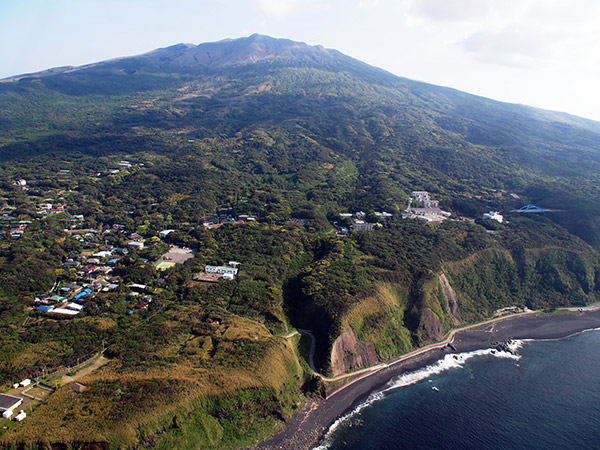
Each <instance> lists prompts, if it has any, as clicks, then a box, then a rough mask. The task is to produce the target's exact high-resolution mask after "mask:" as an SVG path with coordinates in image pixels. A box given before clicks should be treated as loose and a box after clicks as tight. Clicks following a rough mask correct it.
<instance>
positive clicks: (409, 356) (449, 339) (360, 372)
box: [315, 310, 539, 399]
mask: <svg viewBox="0 0 600 450" xmlns="http://www.w3.org/2000/svg"><path fill="white" fill-rule="evenodd" d="M538 312H539V311H532V310H530V311H526V312H522V313H518V314H512V315H510V316H504V317H496V318H495V319H489V320H486V321H483V322H478V323H474V324H472V325H467V326H464V327H461V328H454V329H453V330H450V331H449V332H448V336H447V337H446V338H445V339H444V340H442V341H440V342H435V343H433V344H429V345H426V346H425V347H421V348H418V349H416V350H413V351H412V352H409V353H406V354H404V355H402V356H399V357H397V358H392V359H391V360H389V361H386V362H383V363H380V364H377V365H375V366H372V367H367V368H366V369H361V370H357V371H356V372H352V373H347V374H343V375H339V376H337V377H334V378H328V377H325V376H323V375H321V374H319V373H315V375H317V376H319V377H320V378H321V379H322V380H323V381H328V382H331V381H339V380H343V379H344V378H349V377H352V376H356V375H360V376H359V377H357V378H354V379H352V380H350V381H349V382H348V383H346V384H343V385H341V386H340V387H339V388H337V389H335V390H334V391H333V392H331V393H329V394H327V398H328V399H329V398H331V397H333V396H334V395H336V394H338V393H339V392H342V391H343V390H344V389H346V388H348V387H350V386H352V385H353V384H354V383H357V382H359V381H360V380H363V379H365V378H367V377H370V376H371V375H374V374H376V373H378V372H380V371H382V370H384V369H388V368H390V367H393V366H395V365H396V364H400V363H403V362H405V361H408V360H410V359H412V358H415V357H416V356H420V355H423V354H425V353H428V352H430V351H431V350H436V349H440V348H443V347H445V346H447V345H448V344H452V342H454V337H455V336H456V334H457V333H459V332H461V331H466V330H469V329H471V328H478V327H481V326H485V325H489V324H492V323H497V322H500V321H503V320H507V319H512V318H514V317H523V316H526V315H531V314H537V313H538Z"/></svg>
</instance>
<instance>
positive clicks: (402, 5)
mask: <svg viewBox="0 0 600 450" xmlns="http://www.w3.org/2000/svg"><path fill="white" fill-rule="evenodd" d="M253 33H260V34H266V35H269V36H273V37H278V38H288V39H292V40H296V41H302V42H306V43H307V44H310V45H318V44H320V45H323V46H324V47H327V48H334V49H336V50H339V51H341V52H343V53H345V54H347V55H349V56H352V57H354V58H357V59H359V60H361V61H364V62H366V63H368V64H371V65H374V66H377V67H380V68H382V69H385V70H388V71H389V72H392V73H394V74H396V75H399V76H404V77H407V78H411V79H415V80H420V81H425V82H428V83H432V84H436V85H441V86H448V87H452V88H455V89H459V90H461V91H465V92H469V93H472V94H476V95H482V96H485V97H489V98H492V99H495V100H500V101H506V102H511V103H521V104H526V105H530V106H536V107H540V108H545V109H551V110H556V111H563V112H568V113H571V114H575V115H578V116H582V117H587V118H590V119H594V120H598V121H600V101H599V100H600V96H598V97H597V96H596V95H597V92H598V88H597V86H598V80H600V2H599V1H597V0H370V1H367V0H210V1H205V0H0V78H4V77H8V76H11V75H17V74H22V73H29V72H35V71H39V70H44V69H48V68H51V67H58V66H64V65H73V66H77V65H82V64H86V63H91V62H97V61H102V60H105V59H110V58H115V57H120V56H128V55H135V54H140V53H145V52H147V51H151V50H154V49H156V48H159V47H167V46H169V45H173V44H177V43H181V42H184V43H193V44H199V43H203V42H212V41H218V40H221V39H225V38H237V37H243V36H249V35H251V34H253Z"/></svg>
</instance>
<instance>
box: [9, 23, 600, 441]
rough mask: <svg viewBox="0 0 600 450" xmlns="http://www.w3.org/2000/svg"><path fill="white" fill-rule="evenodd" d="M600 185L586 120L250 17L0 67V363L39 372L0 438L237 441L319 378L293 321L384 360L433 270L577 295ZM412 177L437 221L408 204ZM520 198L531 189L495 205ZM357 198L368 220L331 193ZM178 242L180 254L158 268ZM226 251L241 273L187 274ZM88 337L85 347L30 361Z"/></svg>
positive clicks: (462, 299)
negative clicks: (435, 207)
mask: <svg viewBox="0 0 600 450" xmlns="http://www.w3.org/2000/svg"><path fill="white" fill-rule="evenodd" d="M20 179H25V180H26V183H27V184H26V189H25V186H22V185H19V184H18V183H16V181H17V180H20ZM599 186H600V124H598V123H596V122H592V121H588V120H585V119H580V118H577V117H573V116H569V115H567V114H562V113H555V112H548V111H542V110H537V109H533V108H528V107H524V106H520V105H510V104H504V103H499V102H495V101H492V100H489V99H485V98H481V97H475V96H472V95H469V94H466V93H462V92H459V91H455V90H452V89H447V88H441V87H437V86H432V85H428V84H425V83H420V82H415V81H411V80H408V79H404V78H399V77H396V76H394V75H392V74H390V73H387V72H385V71H383V70H380V69H377V68H373V67H370V66H368V65H366V64H363V63H361V62H359V61H356V60H354V59H352V58H350V57H348V56H345V55H343V54H341V53H339V52H337V51H334V50H327V49H324V48H322V47H310V46H307V45H305V44H302V43H296V42H292V41H287V40H279V39H273V38H269V37H266V36H260V35H253V36H251V37H249V38H244V39H238V40H228V41H222V42H218V43H210V44H201V45H199V46H191V45H183V44H180V45H177V46H173V47H168V48H165V49H159V50H155V51H154V52H150V53H148V54H145V55H141V56H137V57H131V58H122V59H118V60H112V61H107V62H102V63H97V64H92V65H89V66H85V67H82V68H69V69H64V70H57V71H55V72H53V73H41V74H29V75H23V76H18V77H14V78H12V79H7V80H1V82H0V209H1V211H0V215H2V217H1V218H0V224H1V225H2V228H1V233H2V235H1V238H0V273H1V274H2V275H1V276H0V329H1V330H2V331H3V333H1V334H0V347H1V348H2V352H0V355H1V356H0V360H2V364H0V385H1V386H2V387H3V388H6V389H8V388H9V387H10V385H11V384H12V383H14V382H15V381H19V380H20V379H22V378H25V377H35V376H40V377H41V378H42V379H44V380H45V381H47V382H48V383H55V384H54V385H53V386H54V387H56V391H55V392H54V393H52V394H51V395H49V397H48V398H47V400H45V401H44V402H43V403H41V405H39V406H38V407H37V408H36V409H33V411H32V414H31V415H30V420H29V419H28V420H27V421H26V422H24V423H23V424H20V425H19V426H17V427H11V428H10V429H9V430H6V431H4V432H2V431H0V433H2V434H0V440H2V442H3V444H5V445H15V446H16V445H20V444H22V443H23V444H25V445H29V446H32V448H33V446H35V445H37V443H38V442H42V443H80V444H81V443H85V442H109V443H110V444H111V445H112V446H113V447H114V448H131V447H133V446H136V445H137V446H138V448H173V447H178V448H198V447H201V448H236V447H242V446H247V445H250V444H252V443H253V442H256V439H260V438H262V437H264V436H266V435H268V434H269V433H270V432H272V431H273V430H274V429H275V428H276V427H277V426H279V425H280V424H281V421H283V420H286V419H287V418H289V416H290V415H291V414H292V412H293V411H294V410H295V409H297V408H298V407H299V406H300V405H302V404H303V403H304V402H305V401H306V399H307V397H310V396H312V395H319V393H320V392H321V390H322V385H321V382H320V381H319V380H318V379H317V378H316V377H315V376H314V375H313V374H312V373H311V372H310V370H309V368H308V365H307V363H306V361H305V358H307V354H306V349H305V346H304V345H303V343H302V342H300V343H299V342H298V341H299V338H298V337H297V336H296V337H287V336H289V334H290V333H291V331H292V330H293V329H294V328H307V329H310V330H311V331H312V332H313V333H314V334H315V336H316V337H317V349H316V355H315V364H316V366H317V368H318V369H320V370H321V371H322V373H325V374H326V373H330V372H331V370H332V369H331V349H332V346H333V344H334V342H335V340H336V339H337V338H338V337H339V336H340V335H341V334H342V333H343V332H344V330H345V329H346V327H351V328H352V329H353V330H354V331H355V332H356V333H357V335H358V338H359V339H360V340H362V341H364V342H366V343H369V344H373V345H374V346H375V350H376V353H377V358H378V359H379V360H383V359H387V358H390V357H392V356H396V355H398V354H401V353H404V352H407V351H409V350H410V349H412V348H415V347H418V346H421V345H423V344H425V343H427V342H430V341H431V340H433V339H435V335H434V334H432V330H431V322H432V321H433V323H437V322H436V320H437V321H438V322H439V324H440V327H442V329H443V330H444V331H447V330H449V329H450V328H452V327H453V326H454V325H455V318H454V316H453V315H452V312H451V311H450V307H449V303H448V299H447V298H446V294H445V293H444V289H443V286H442V285H441V284H440V283H441V281H440V276H441V275H442V274H444V276H446V277H447V280H448V282H449V284H450V285H451V287H452V288H453V289H454V291H455V292H456V295H457V301H458V307H459V309H460V312H461V315H462V320H464V321H466V322H475V321H477V320H480V319H482V318H486V317H490V316H492V315H493V314H494V313H495V312H496V310H498V309H501V308H504V307H508V306H513V305H526V306H528V307H530V308H536V309H537V308H545V309H552V308H555V307H557V306H564V305H583V304H589V303H593V302H596V301H598V300H599V295H600V254H599V253H598V251H600V203H599V202H598V198H600V196H599V194H600V192H599V190H600V187H599ZM412 191H428V192H429V193H430V195H431V197H432V198H434V199H436V200H439V201H440V207H441V208H442V209H443V210H445V211H450V212H451V213H452V216H451V217H450V219H448V220H445V221H443V222H441V223H426V222H425V221H422V220H411V219H402V212H403V211H404V209H405V208H406V207H407V204H408V201H409V196H410V194H411V192H412ZM530 203H531V204H535V205H537V206H539V207H541V208H544V209H547V210H550V211H548V212H547V213H545V214H519V213H516V212H513V211H514V210H517V209H518V208H520V207H521V206H523V205H526V204H530ZM47 204H49V205H50V206H51V207H50V208H47V207H46V206H42V205H47ZM57 205H60V208H59V207H58V206H57ZM490 210H496V211H501V212H502V214H504V216H505V219H506V220H505V221H504V223H501V224H500V223H497V222H494V221H489V220H482V219H481V217H482V214H483V213H484V212H487V211H490ZM358 211H363V212H365V215H366V217H365V220H366V221H367V222H379V223H380V225H381V226H375V227H374V229H373V230H371V231H355V230H352V229H351V222H352V220H351V219H348V218H341V217H340V216H339V214H340V213H355V212H358ZM382 211H386V212H388V213H390V214H392V217H391V218H389V219H382V218H381V216H380V215H379V216H378V215H376V214H375V213H376V212H382ZM219 215H221V217H219ZM247 216H250V217H251V218H252V219H256V220H251V219H250V220H248V219H247ZM473 219H474V220H473ZM211 221H213V222H214V221H216V222H224V223H221V224H220V226H205V225H203V223H205V222H211ZM336 227H337V228H336ZM341 227H344V228H350V230H349V232H348V233H347V234H345V233H336V231H338V230H339V229H341ZM16 230H21V231H22V234H21V235H20V236H14V234H15V233H16ZM161 230H174V231H172V232H170V234H168V235H167V236H166V237H160V238H159V237H158V232H159V231H161ZM134 233H135V235H134ZM17 234H19V233H18V232H17ZM136 235H137V236H136ZM76 236H79V237H78V238H75V237H76ZM131 241H143V242H144V244H145V245H144V247H143V248H129V249H128V251H127V252H126V254H122V253H120V254H118V256H115V255H117V253H114V249H122V248H126V247H127V245H128V244H129V243H130V242H131ZM108 246H110V247H111V249H110V250H106V251H109V253H110V252H113V253H112V254H111V256H108V255H106V256H104V257H101V256H94V254H97V253H98V252H101V251H102V248H107V249H108ZM172 246H179V247H182V248H183V249H184V251H194V252H195V253H194V254H195V256H193V257H190V259H188V260H187V261H185V262H184V263H183V264H177V265H174V267H172V268H169V269H167V270H165V271H161V270H159V269H157V266H156V265H155V263H160V262H163V263H169V262H171V261H172V259H166V258H171V257H170V256H165V255H170V253H167V252H169V251H170V250H169V249H171V248H173V247H172ZM186 249H189V250H186ZM82 255H83V256H82ZM111 258H112V259H115V261H114V262H110V259H111ZM86 259H87V260H88V261H86ZM89 259H97V260H98V262H97V263H96V262H92V263H90V262H89ZM228 261H238V262H241V265H240V268H239V273H238V275H237V277H236V278H235V279H233V280H222V281H219V282H216V283H209V282H206V281H203V280H202V277H201V276H199V274H201V273H203V272H204V270H205V266H206V265H222V264H225V263H227V262H228ZM68 262H71V263H73V264H72V265H70V266H69V265H68V264H67V265H65V263H68ZM77 263H79V264H80V265H79V266H78V265H77ZM173 264H175V263H173ZM90 265H95V266H100V267H108V268H110V269H111V270H110V271H108V272H109V274H110V275H111V276H112V277H116V278H115V280H114V283H113V284H116V285H118V287H116V288H111V290H108V291H104V290H102V288H104V287H106V286H107V285H108V284H111V283H110V282H109V281H107V280H108V278H110V277H109V276H108V275H107V274H104V275H102V276H101V277H100V278H101V279H102V280H104V281H105V284H102V283H98V284H99V286H98V287H99V288H100V289H99V292H98V293H94V294H93V296H91V297H90V299H89V300H87V301H85V304H84V306H85V307H84V309H83V311H82V312H81V313H79V314H77V315H76V316H73V317H71V316H69V317H66V318H65V317H57V316H52V315H51V314H47V313H46V312H43V311H40V310H38V309H37V308H38V307H39V306H40V304H41V303H40V302H39V301H38V302H36V301H35V298H36V297H37V298H38V299H39V298H40V296H42V295H44V294H54V295H57V294H58V293H62V292H66V291H61V289H62V288H63V287H64V286H66V285H69V284H79V285H80V286H81V285H82V284H83V283H84V282H86V283H91V284H94V283H93V282H91V281H90V280H91V278H92V277H94V276H96V275H95V273H96V272H94V270H102V269H94V270H92V269H89V270H92V272H91V273H85V274H84V275H81V274H80V272H81V270H82V269H83V268H84V267H89V266H90ZM132 284H134V285H140V284H141V285H145V286H146V287H145V289H144V290H143V292H138V291H139V289H140V288H136V287H135V286H134V287H131V285H132ZM100 285H101V286H100ZM92 288H94V287H93V286H92ZM136 289H138V291H136ZM64 295H71V294H64ZM148 295H149V296H150V297H151V298H149V297H146V296H148ZM92 297H93V298H92ZM143 298H149V301H147V302H146V303H148V304H146V305H145V306H140V305H142V304H143V301H142V300H143ZM44 301H45V300H44ZM138 306H140V307H139V308H138ZM432 317H435V319H432ZM103 346H104V348H106V347H108V348H107V350H106V352H105V354H104V355H105V356H106V357H107V358H109V359H110V361H109V362H108V363H107V364H106V365H104V366H102V367H100V368H99V369H97V370H94V371H92V372H90V373H87V374H83V375H81V378H77V376H78V375H77V373H78V372H77V370H74V369H73V370H70V371H69V373H71V375H68V373H65V374H61V376H60V377H58V378H56V377H55V378H51V379H48V380H47V379H46V378H45V377H46V374H47V373H49V372H52V371H53V370H54V369H58V368H59V367H61V366H64V367H72V366H74V365H75V364H76V363H77V361H83V360H86V359H87V358H89V357H90V356H92V355H94V354H95V353H96V352H98V351H100V350H101V349H102V347H103ZM63 375H66V376H74V377H76V378H75V379H77V380H79V381H81V382H82V383H83V384H85V385H86V386H87V387H88V389H87V390H86V391H84V392H81V393H75V392H74V391H73V390H72V389H70V388H69V386H70V381H69V380H68V379H66V378H64V376H63ZM61 377H62V378H61ZM6 389H4V390H2V392H5V391H6ZM125 404H126V405H127V406H122V405H125ZM69 411H71V412H69ZM124 424H125V425H124ZM48 430H50V431H48ZM78 445H79V444H78Z"/></svg>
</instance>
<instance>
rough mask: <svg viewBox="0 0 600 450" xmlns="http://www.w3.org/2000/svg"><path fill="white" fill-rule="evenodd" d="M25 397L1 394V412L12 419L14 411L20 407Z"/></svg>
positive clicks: (3, 415)
mask: <svg viewBox="0 0 600 450" xmlns="http://www.w3.org/2000/svg"><path fill="white" fill-rule="evenodd" d="M21 403H23V399H22V398H21V397H15V396H14V395H8V394H0V413H2V417H4V418H5V419H10V417H11V416H12V415H13V412H14V410H15V409H16V408H18V407H19V406H20V405H21Z"/></svg>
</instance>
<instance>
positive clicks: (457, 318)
mask: <svg viewBox="0 0 600 450" xmlns="http://www.w3.org/2000/svg"><path fill="white" fill-rule="evenodd" d="M439 280H440V285H441V286H442V291H443V292H444V297H445V298H446V306H447V307H448V311H449V312H450V316H451V317H452V322H453V323H454V325H461V324H463V323H465V321H464V320H463V318H462V317H461V315H460V308H459V307H458V300H457V298H456V292H454V289H452V286H450V283H449V282H448V278H446V275H445V274H441V275H440V277H439Z"/></svg>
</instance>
